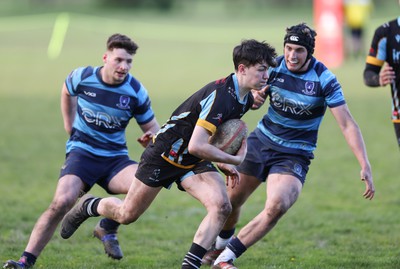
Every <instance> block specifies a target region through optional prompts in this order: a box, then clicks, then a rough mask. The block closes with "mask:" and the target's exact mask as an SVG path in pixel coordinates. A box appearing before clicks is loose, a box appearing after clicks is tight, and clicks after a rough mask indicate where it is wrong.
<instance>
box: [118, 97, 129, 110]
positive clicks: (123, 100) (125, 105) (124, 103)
mask: <svg viewBox="0 0 400 269" xmlns="http://www.w3.org/2000/svg"><path fill="white" fill-rule="evenodd" d="M130 101H131V98H130V97H129V96H126V95H121V96H120V97H119V104H117V107H118V108H120V109H129V108H130V107H129V102H130Z"/></svg>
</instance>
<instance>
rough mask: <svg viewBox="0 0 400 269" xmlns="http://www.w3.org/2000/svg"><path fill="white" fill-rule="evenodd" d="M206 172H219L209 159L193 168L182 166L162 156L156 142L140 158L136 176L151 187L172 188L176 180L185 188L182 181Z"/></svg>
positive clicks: (179, 185) (179, 186) (180, 187)
mask: <svg viewBox="0 0 400 269" xmlns="http://www.w3.org/2000/svg"><path fill="white" fill-rule="evenodd" d="M205 172H218V170H217V168H216V167H215V166H214V165H213V164H212V163H211V162H209V161H201V162H198V163H196V164H194V165H193V167H192V168H182V167H179V166H177V165H174V164H172V163H169V162H168V161H166V160H164V159H163V158H162V157H161V152H160V149H157V147H156V146H154V144H152V145H150V146H148V147H147V148H146V150H145V151H144V152H143V154H142V157H141V158H140V163H139V167H138V169H137V171H136V175H135V176H136V178H137V179H139V180H140V181H142V182H143V183H144V184H146V185H147V186H150V187H160V186H162V187H164V188H167V189H169V188H171V185H172V184H173V183H174V182H175V183H176V184H177V185H178V188H179V189H180V190H184V189H183V188H182V186H181V182H182V181H183V180H184V179H185V178H187V177H189V176H192V175H197V174H201V173H205Z"/></svg>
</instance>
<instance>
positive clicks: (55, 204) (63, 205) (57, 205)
mask: <svg viewBox="0 0 400 269" xmlns="http://www.w3.org/2000/svg"><path fill="white" fill-rule="evenodd" d="M75 202H76V200H74V199H54V200H53V201H52V202H51V204H50V206H49V207H48V209H47V211H48V212H50V214H52V215H55V216H63V215H65V214H66V213H67V212H68V211H69V210H70V209H71V208H72V207H73V206H74V204H75Z"/></svg>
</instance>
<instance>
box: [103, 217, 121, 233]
mask: <svg viewBox="0 0 400 269" xmlns="http://www.w3.org/2000/svg"><path fill="white" fill-rule="evenodd" d="M119 225H120V223H119V222H116V221H115V220H112V219H107V218H104V219H101V221H100V227H101V228H103V229H105V230H106V231H115V232H117V229H118V227H119Z"/></svg>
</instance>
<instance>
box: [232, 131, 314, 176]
mask: <svg viewBox="0 0 400 269" xmlns="http://www.w3.org/2000/svg"><path fill="white" fill-rule="evenodd" d="M310 163H311V161H310V158H309V157H308V156H305V155H299V154H291V153H284V152H279V151H276V150H274V149H271V148H270V147H268V146H267V145H265V144H264V143H263V142H261V141H260V139H259V138H258V137H257V135H256V134H255V133H254V132H252V133H251V134H250V135H249V137H248V138H247V155H246V158H245V160H244V161H243V162H242V163H241V164H240V165H239V166H238V167H237V169H238V171H239V172H240V173H243V174H246V175H251V176H254V177H256V178H258V179H259V180H260V181H262V182H265V181H266V180H267V177H268V175H269V174H287V175H292V176H295V177H297V178H298V179H299V180H300V181H301V183H302V184H304V182H305V180H306V175H307V172H308V168H309V165H310Z"/></svg>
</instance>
